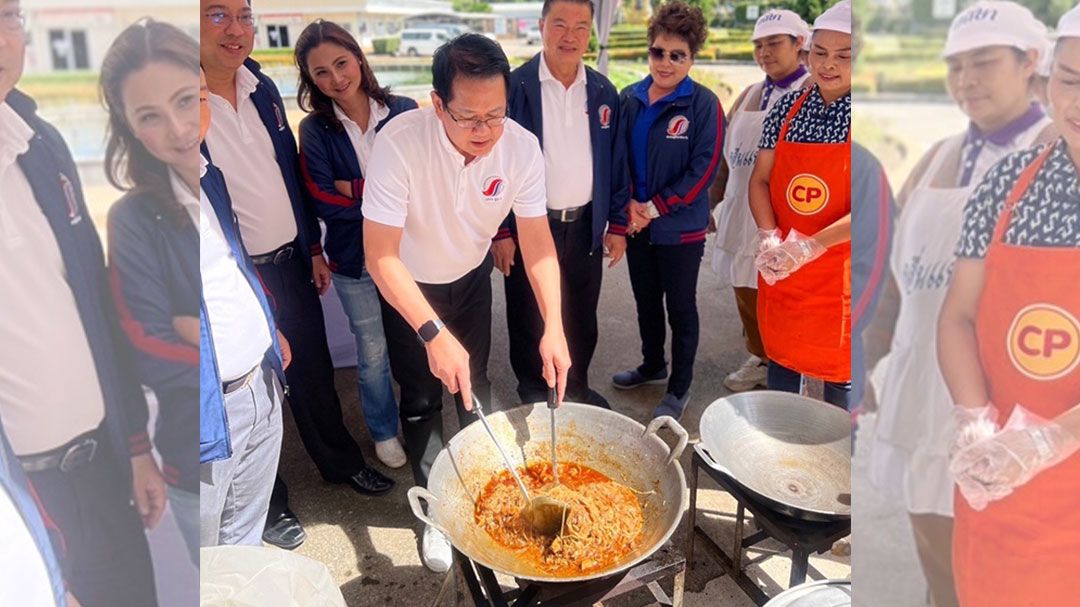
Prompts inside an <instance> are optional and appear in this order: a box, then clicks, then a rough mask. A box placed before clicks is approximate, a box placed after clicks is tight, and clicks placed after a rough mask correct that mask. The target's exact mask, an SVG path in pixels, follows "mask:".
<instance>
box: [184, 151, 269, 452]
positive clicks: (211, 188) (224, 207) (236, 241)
mask: <svg viewBox="0 0 1080 607" xmlns="http://www.w3.org/2000/svg"><path fill="white" fill-rule="evenodd" d="M199 183H200V185H201V186H202V191H203V194H205V195H206V198H207V200H209V201H210V205H211V206H213V207H214V214H215V215H217V219H218V222H219V223H221V231H222V233H223V234H224V235H225V240H226V242H228V244H229V249H230V250H231V252H232V255H233V257H234V258H235V259H236V260H237V261H238V262H239V265H240V270H241V272H243V274H244V277H245V278H247V281H248V284H250V285H251V290H252V291H254V292H255V296H256V297H257V298H258V299H259V305H260V306H262V311H263V316H265V317H266V323H267V325H268V326H269V327H270V335H271V336H272V339H273V342H274V347H273V348H271V349H269V350H267V351H266V356H267V361H268V362H269V363H270V366H271V367H273V369H274V373H275V374H276V375H277V377H278V381H280V382H281V385H282V386H284V385H285V374H284V372H283V371H282V368H281V345H280V344H279V343H278V339H277V325H275V324H274V315H273V312H272V311H271V310H270V303H269V301H267V298H266V294H265V288H264V286H263V284H262V280H261V279H260V278H259V275H258V274H257V273H256V272H255V264H253V263H252V262H251V257H250V256H248V254H247V250H246V249H245V248H244V243H243V242H241V240H240V224H239V223H237V221H236V214H235V213H233V210H232V202H231V201H230V199H229V190H228V189H227V188H226V187H225V177H224V176H223V175H222V174H221V171H219V170H218V168H217V167H215V166H213V165H208V166H207V167H206V173H205V174H204V175H203V176H202V179H201V180H200V182H199ZM201 292H202V291H201V289H200V293H201ZM221 383H222V382H221V373H220V372H219V370H218V363H217V355H216V354H215V352H214V333H213V329H212V327H211V326H210V321H209V319H208V317H207V314H206V300H205V299H202V300H200V302H199V461H200V462H201V463H204V464H205V463H207V462H214V461H218V460H223V459H228V458H230V457H232V445H231V444H230V442H229V420H228V418H227V417H226V412H225V395H224V394H223V393H222V386H221Z"/></svg>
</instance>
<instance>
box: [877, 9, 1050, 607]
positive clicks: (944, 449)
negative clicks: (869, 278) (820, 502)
mask: <svg viewBox="0 0 1080 607" xmlns="http://www.w3.org/2000/svg"><path fill="white" fill-rule="evenodd" d="M980 14H986V15H988V17H987V18H983V19H975V18H973V16H975V15H980ZM1042 29H1043V25H1042V24H1041V23H1039V22H1038V21H1037V20H1036V19H1035V17H1034V15H1032V13H1031V11H1030V10H1028V9H1027V8H1024V7H1022V6H1020V5H1019V4H1015V3H1013V2H980V3H977V4H974V5H972V6H971V7H969V8H967V9H966V10H964V11H962V12H961V13H960V14H958V15H957V16H956V18H955V19H953V24H952V26H951V27H950V28H949V34H948V37H947V39H946V41H945V50H944V53H943V56H944V60H945V63H946V65H947V67H948V71H947V77H946V84H947V86H948V90H949V93H950V95H951V96H952V98H953V100H954V101H955V102H956V104H957V107H958V108H959V109H960V110H961V111H962V112H964V114H965V115H967V116H968V118H969V119H970V123H969V125H968V127H967V128H966V129H964V131H963V132H961V133H957V134H955V135H952V136H950V137H948V138H946V139H943V140H941V141H940V142H938V143H937V144H935V145H934V146H933V147H932V148H931V149H930V150H929V151H928V152H927V153H926V155H925V156H924V157H923V158H922V160H920V161H919V163H918V164H917V165H916V167H915V169H914V170H913V171H912V173H911V175H910V176H909V177H908V179H907V182H906V183H905V185H904V187H903V188H902V189H901V191H900V195H899V197H898V199H897V202H898V203H899V205H900V210H901V213H900V216H899V221H898V224H897V232H896V241H895V242H896V244H895V246H894V247H893V250H892V255H891V257H892V259H891V267H892V272H891V274H892V276H893V279H891V280H889V282H888V284H887V286H886V289H885V292H884V294H883V300H882V306H881V312H880V313H879V315H878V317H877V318H875V320H874V325H873V327H872V332H871V335H873V336H874V341H875V343H874V344H872V346H871V349H872V350H874V351H876V352H881V353H884V352H885V351H888V358H887V359H886V360H885V362H884V363H883V364H884V365H885V367H884V369H885V375H884V380H883V381H882V382H881V383H882V385H881V386H879V388H878V416H877V423H876V424H875V429H874V443H873V449H872V451H871V460H870V462H871V465H870V478H871V481H872V482H873V483H874V484H875V486H877V487H878V488H879V489H880V490H881V491H882V492H883V493H884V494H885V495H889V496H891V497H893V498H894V499H896V500H897V501H898V502H901V503H903V505H904V507H905V508H906V509H907V511H908V513H909V516H910V518H911V527H912V531H913V533H914V536H915V546H916V549H917V551H918V555H919V561H920V562H921V564H922V569H923V573H924V575H925V577H926V580H927V583H928V585H929V587H930V594H931V596H932V597H933V603H934V606H935V607H950V606H953V605H956V592H955V590H954V585H953V572H952V559H951V556H950V553H951V550H952V549H951V546H952V529H953V518H952V516H953V480H952V477H951V476H950V475H949V452H948V447H949V439H950V433H951V423H950V418H951V414H952V399H951V398H950V397H949V392H948V388H947V387H946V385H945V380H944V378H942V376H941V372H940V371H939V368H938V361H937V357H936V355H935V354H936V352H935V351H936V345H935V342H936V340H937V323H936V319H937V318H938V315H939V313H940V312H941V306H942V303H943V302H944V301H945V293H946V292H947V290H948V288H949V278H950V275H951V273H952V270H953V267H954V263H955V261H956V237H957V234H959V233H960V227H961V225H962V223H963V213H964V203H965V202H966V201H967V200H968V198H969V197H970V196H971V193H972V192H973V191H974V190H975V188H976V186H978V185H979V183H980V182H981V181H982V178H983V176H984V175H985V174H986V172H987V171H988V170H990V168H991V167H993V166H994V165H995V164H997V163H998V162H999V161H1000V160H1001V159H1002V158H1004V157H1005V156H1008V155H1009V154H1012V153H1014V152H1017V151H1019V150H1024V149H1027V148H1029V147H1031V146H1032V145H1033V144H1035V143H1043V142H1047V141H1050V140H1052V139H1053V138H1054V137H1055V136H1056V132H1055V130H1054V128H1053V125H1052V124H1051V120H1050V119H1049V118H1048V117H1047V116H1046V114H1045V113H1044V112H1043V109H1042V107H1040V105H1039V104H1038V103H1036V102H1035V101H1033V99H1032V96H1031V95H1030V94H1028V90H1029V84H1030V83H1031V81H1032V78H1033V77H1034V73H1035V69H1036V66H1037V65H1039V63H1040V57H1039V53H1040V52H1044V51H1045V49H1044V48H1043V47H1044V46H1045V42H1044V38H1043V34H1042ZM1047 54H1048V53H1047ZM872 362H873V361H872Z"/></svg>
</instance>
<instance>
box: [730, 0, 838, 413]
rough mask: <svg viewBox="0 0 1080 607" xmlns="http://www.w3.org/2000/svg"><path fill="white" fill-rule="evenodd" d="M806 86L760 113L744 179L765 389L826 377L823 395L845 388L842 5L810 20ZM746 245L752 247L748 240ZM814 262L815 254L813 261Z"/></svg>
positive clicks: (831, 397) (796, 388)
mask: <svg viewBox="0 0 1080 607" xmlns="http://www.w3.org/2000/svg"><path fill="white" fill-rule="evenodd" d="M811 43H812V46H811V52H810V71H811V73H812V74H813V79H814V83H815V84H814V86H813V87H811V88H808V89H806V90H804V91H796V92H793V93H789V94H788V95H786V96H784V98H782V99H781V100H780V101H779V102H777V104H776V105H775V106H773V108H772V110H771V111H770V112H769V115H768V116H767V117H766V118H765V123H764V127H763V130H762V134H761V142H760V144H759V148H760V149H759V150H758V154H757V159H756V160H755V162H754V170H753V172H752V173H751V176H750V186H749V199H750V212H751V213H752V214H753V216H754V221H755V223H756V224H757V228H758V230H757V233H758V237H757V243H756V246H755V249H756V252H757V258H756V259H755V265H756V266H757V268H758V271H759V273H760V274H761V276H760V277H759V282H758V321H759V322H760V326H761V337H762V342H763V343H764V345H765V354H766V355H767V356H768V358H769V369H768V372H767V382H766V383H767V385H768V388H769V389H770V390H782V391H785V392H796V393H798V392H800V391H801V389H802V384H803V380H804V377H805V376H812V377H816V378H819V379H822V380H824V381H825V400H826V401H828V402H830V403H833V404H835V405H838V406H841V407H844V408H847V406H848V396H849V393H850V391H851V383H850V380H851V279H850V271H851V164H850V163H851V136H850V130H851V129H850V126H851V52H852V37H851V2H850V0H842V1H841V2H838V3H836V4H835V5H833V6H832V7H830V8H829V9H828V10H826V11H825V12H823V13H822V14H821V15H820V16H819V17H818V18H817V20H815V21H814V31H813V34H812V38H811ZM752 246H753V245H752ZM819 258H820V259H819Z"/></svg>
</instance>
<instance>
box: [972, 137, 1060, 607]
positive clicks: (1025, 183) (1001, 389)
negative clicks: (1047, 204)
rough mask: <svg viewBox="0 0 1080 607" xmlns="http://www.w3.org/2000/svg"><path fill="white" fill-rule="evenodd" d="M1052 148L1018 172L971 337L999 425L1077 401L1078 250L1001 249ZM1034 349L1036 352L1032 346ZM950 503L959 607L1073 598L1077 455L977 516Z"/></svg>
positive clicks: (1051, 413) (1048, 414)
mask: <svg viewBox="0 0 1080 607" xmlns="http://www.w3.org/2000/svg"><path fill="white" fill-rule="evenodd" d="M1053 148H1054V146H1047V148H1046V150H1045V151H1044V152H1042V153H1041V154H1040V155H1039V156H1038V158H1037V159H1036V160H1035V162H1033V163H1032V164H1030V165H1029V166H1028V167H1027V169H1026V170H1025V171H1024V172H1023V174H1022V175H1021V178H1020V181H1019V182H1018V183H1017V185H1016V187H1015V188H1014V189H1013V191H1012V193H1011V194H1010V196H1009V198H1008V201H1007V203H1006V210H1005V212H1004V213H1002V214H1001V216H1000V218H999V219H998V222H997V226H996V227H995V230H994V236H993V240H992V241H991V244H990V246H989V249H988V251H987V254H986V261H985V278H984V280H985V282H984V285H983V290H982V295H981V302H982V303H981V305H980V306H979V309H978V312H977V314H976V318H975V334H976V339H977V341H978V347H979V361H980V362H981V364H982V371H983V375H984V376H985V377H986V382H987V388H988V390H989V396H990V402H991V403H994V407H995V409H996V410H997V418H998V419H1007V418H1009V417H1010V415H1011V414H1012V411H1013V408H1014V406H1015V404H1014V403H1022V404H1023V407H1024V408H1025V409H1027V410H1028V411H1030V412H1031V413H1033V414H1035V415H1037V416H1039V417H1041V418H1043V419H1050V420H1052V419H1055V418H1057V417H1058V416H1060V415H1062V414H1063V413H1065V412H1067V411H1069V410H1070V409H1072V408H1074V407H1076V405H1077V402H1078V401H1080V368H1078V367H1077V366H1076V364H1075V359H1076V358H1077V357H1078V356H1080V354H1078V353H1077V352H1076V349H1077V338H1078V337H1080V325H1078V324H1077V321H1076V319H1077V318H1080V290H1077V289H1076V284H1075V283H1076V276H1077V268H1078V267H1080V249H1077V248H1047V247H1029V246H1014V245H1009V244H1006V243H1005V242H1004V234H1005V229H1006V227H1007V226H1008V225H1009V222H1010V220H1011V218H1012V216H1013V213H1014V211H1015V206H1016V204H1017V203H1018V202H1019V201H1020V198H1021V197H1022V196H1023V195H1024V193H1025V192H1027V190H1028V188H1029V187H1030V186H1031V183H1032V181H1033V180H1034V177H1035V175H1036V173H1037V172H1038V171H1039V169H1040V168H1041V167H1042V166H1043V164H1044V163H1045V162H1046V160H1047V158H1048V157H1049V156H1050V153H1051V152H1053ZM1040 325H1043V326H1040ZM1058 325H1062V326H1061V327H1058ZM1050 327H1054V328H1050ZM1054 336H1059V337H1054ZM1066 342H1070V343H1071V344H1072V345H1071V346H1070V345H1068V344H1067V343H1066ZM1038 343H1041V344H1043V346H1042V347H1040V348H1034V345H1035V344H1038ZM1058 346H1060V347H1058ZM1036 350H1038V351H1036ZM1032 353H1034V355H1032ZM1044 354H1049V356H1044ZM1057 367H1064V368H1062V369H1058V368H1057ZM1070 367H1071V369H1070ZM955 504H956V506H955V508H956V527H955V534H954V537H953V560H954V565H953V566H954V569H955V572H956V585H957V595H958V597H959V599H960V603H961V605H964V606H968V605H971V606H977V607H994V606H1001V607H1006V606H1008V607H1023V606H1025V605H1033V606H1034V605H1065V604H1069V603H1070V601H1076V600H1077V596H1076V594H1075V591H1076V580H1075V576H1076V575H1077V573H1078V572H1080V457H1078V456H1076V455H1075V454H1074V455H1073V456H1071V457H1069V458H1067V459H1066V460H1065V461H1063V462H1061V463H1059V464H1058V465H1056V466H1053V467H1050V468H1048V469H1046V470H1045V471H1042V472H1041V473H1039V474H1038V475H1037V476H1034V477H1033V478H1032V479H1031V480H1030V482H1028V483H1027V484H1024V485H1022V486H1020V487H1017V488H1015V491H1014V492H1012V493H1011V494H1009V495H1008V496H1007V497H1005V498H1003V499H1001V500H1000V501H994V502H992V503H990V504H989V505H988V506H987V507H986V509H985V510H982V511H978V510H976V509H975V508H973V507H972V505H971V504H969V502H968V501H967V500H966V499H963V498H962V497H961V496H959V495H958V496H957V498H956V500H955Z"/></svg>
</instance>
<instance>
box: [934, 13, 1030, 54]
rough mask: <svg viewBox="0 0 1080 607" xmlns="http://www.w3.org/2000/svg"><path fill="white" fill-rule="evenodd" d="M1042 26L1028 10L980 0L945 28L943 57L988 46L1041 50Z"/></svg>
mask: <svg viewBox="0 0 1080 607" xmlns="http://www.w3.org/2000/svg"><path fill="white" fill-rule="evenodd" d="M1045 32H1046V26H1045V25H1043V24H1042V22H1040V21H1039V20H1038V19H1036V18H1035V15H1033V14H1031V10H1030V9H1028V8H1027V7H1025V6H1020V5H1019V4H1017V3H1015V2H1005V1H1002V0H981V1H980V2H976V3H975V4H972V5H971V6H969V7H968V8H966V9H964V10H963V11H961V12H960V14H959V15H957V16H956V17H955V18H954V19H953V21H952V25H951V26H949V36H948V38H946V40H945V52H944V53H942V55H943V56H945V57H951V56H953V55H957V54H960V53H965V52H967V51H973V50H975V49H979V48H986V47H988V46H1011V47H1014V48H1018V49H1020V50H1022V51H1027V50H1031V49H1035V50H1037V51H1040V54H1041V51H1042V50H1043V49H1044V48H1045V46H1046V34H1045Z"/></svg>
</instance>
